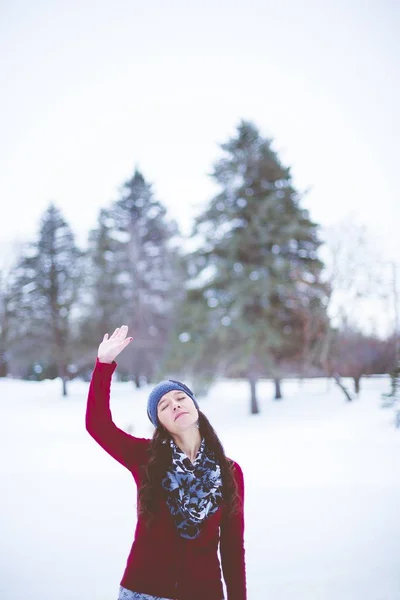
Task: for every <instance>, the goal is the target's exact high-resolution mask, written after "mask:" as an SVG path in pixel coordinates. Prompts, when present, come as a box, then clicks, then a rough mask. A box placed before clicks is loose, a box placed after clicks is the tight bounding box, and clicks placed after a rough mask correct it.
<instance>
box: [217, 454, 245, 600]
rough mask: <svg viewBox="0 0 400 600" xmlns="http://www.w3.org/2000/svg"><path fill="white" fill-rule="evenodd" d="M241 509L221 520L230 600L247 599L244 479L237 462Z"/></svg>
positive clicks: (223, 554)
mask: <svg viewBox="0 0 400 600" xmlns="http://www.w3.org/2000/svg"><path fill="white" fill-rule="evenodd" d="M235 478H236V483H237V486H238V493H239V501H240V510H239V512H238V513H237V514H234V515H231V516H228V515H226V516H224V518H223V519H222V522H221V537H220V552H221V563H222V572H223V575H224V580H225V584H226V591H227V594H228V600H246V598H247V592H246V565H245V550H244V506H243V503H244V479H243V472H242V469H241V468H240V466H239V465H238V464H237V463H235Z"/></svg>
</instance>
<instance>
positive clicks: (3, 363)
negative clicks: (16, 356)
mask: <svg viewBox="0 0 400 600" xmlns="http://www.w3.org/2000/svg"><path fill="white" fill-rule="evenodd" d="M7 373H8V364H7V358H6V353H5V352H0V377H7Z"/></svg>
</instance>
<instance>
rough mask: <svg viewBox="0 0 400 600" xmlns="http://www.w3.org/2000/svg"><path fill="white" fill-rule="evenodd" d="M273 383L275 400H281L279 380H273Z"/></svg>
mask: <svg viewBox="0 0 400 600" xmlns="http://www.w3.org/2000/svg"><path fill="white" fill-rule="evenodd" d="M274 383H275V398H274V399H275V400H281V398H282V392H281V380H280V379H274Z"/></svg>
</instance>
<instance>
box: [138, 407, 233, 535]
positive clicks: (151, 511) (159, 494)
mask: <svg viewBox="0 0 400 600" xmlns="http://www.w3.org/2000/svg"><path fill="white" fill-rule="evenodd" d="M199 431H200V435H201V437H202V438H203V437H204V439H205V443H206V445H207V447H208V448H210V450H212V451H213V452H214V454H215V458H216V460H217V462H218V463H219V465H220V468H221V479H222V498H223V501H224V503H226V505H227V510H228V514H229V515H232V514H235V513H236V512H237V511H238V510H239V508H240V498H239V495H238V490H237V486H236V481H235V476H234V463H233V461H232V460H230V459H228V458H227V457H226V455H225V452H224V448H223V446H222V444H221V442H220V440H219V438H218V436H217V434H216V433H215V431H214V429H213V427H212V425H211V423H210V421H209V420H208V419H207V417H206V416H205V414H204V413H202V412H201V411H200V410H199ZM170 439H171V435H170V433H169V432H168V430H167V429H165V427H164V426H163V425H161V423H159V425H158V426H157V427H156V429H155V431H154V434H153V438H152V440H151V443H150V447H149V460H148V463H147V465H146V467H145V470H144V478H143V483H142V485H141V486H140V487H139V514H140V515H142V516H143V517H144V520H145V523H146V525H147V526H149V525H150V524H151V522H152V521H153V519H154V516H155V512H156V510H157V505H158V503H159V501H160V498H165V492H164V490H163V488H162V485H161V480H162V478H163V477H164V476H165V472H166V470H167V468H168V467H169V465H170V462H171V456H172V454H171V447H170V445H169V443H168V442H169V440H170Z"/></svg>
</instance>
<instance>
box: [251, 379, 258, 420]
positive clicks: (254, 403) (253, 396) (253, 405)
mask: <svg viewBox="0 0 400 600" xmlns="http://www.w3.org/2000/svg"><path fill="white" fill-rule="evenodd" d="M249 382H250V393H251V398H250V413H251V414H252V415H258V413H259V412H260V409H259V407H258V401H257V394H256V383H257V379H256V378H255V377H249Z"/></svg>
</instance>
